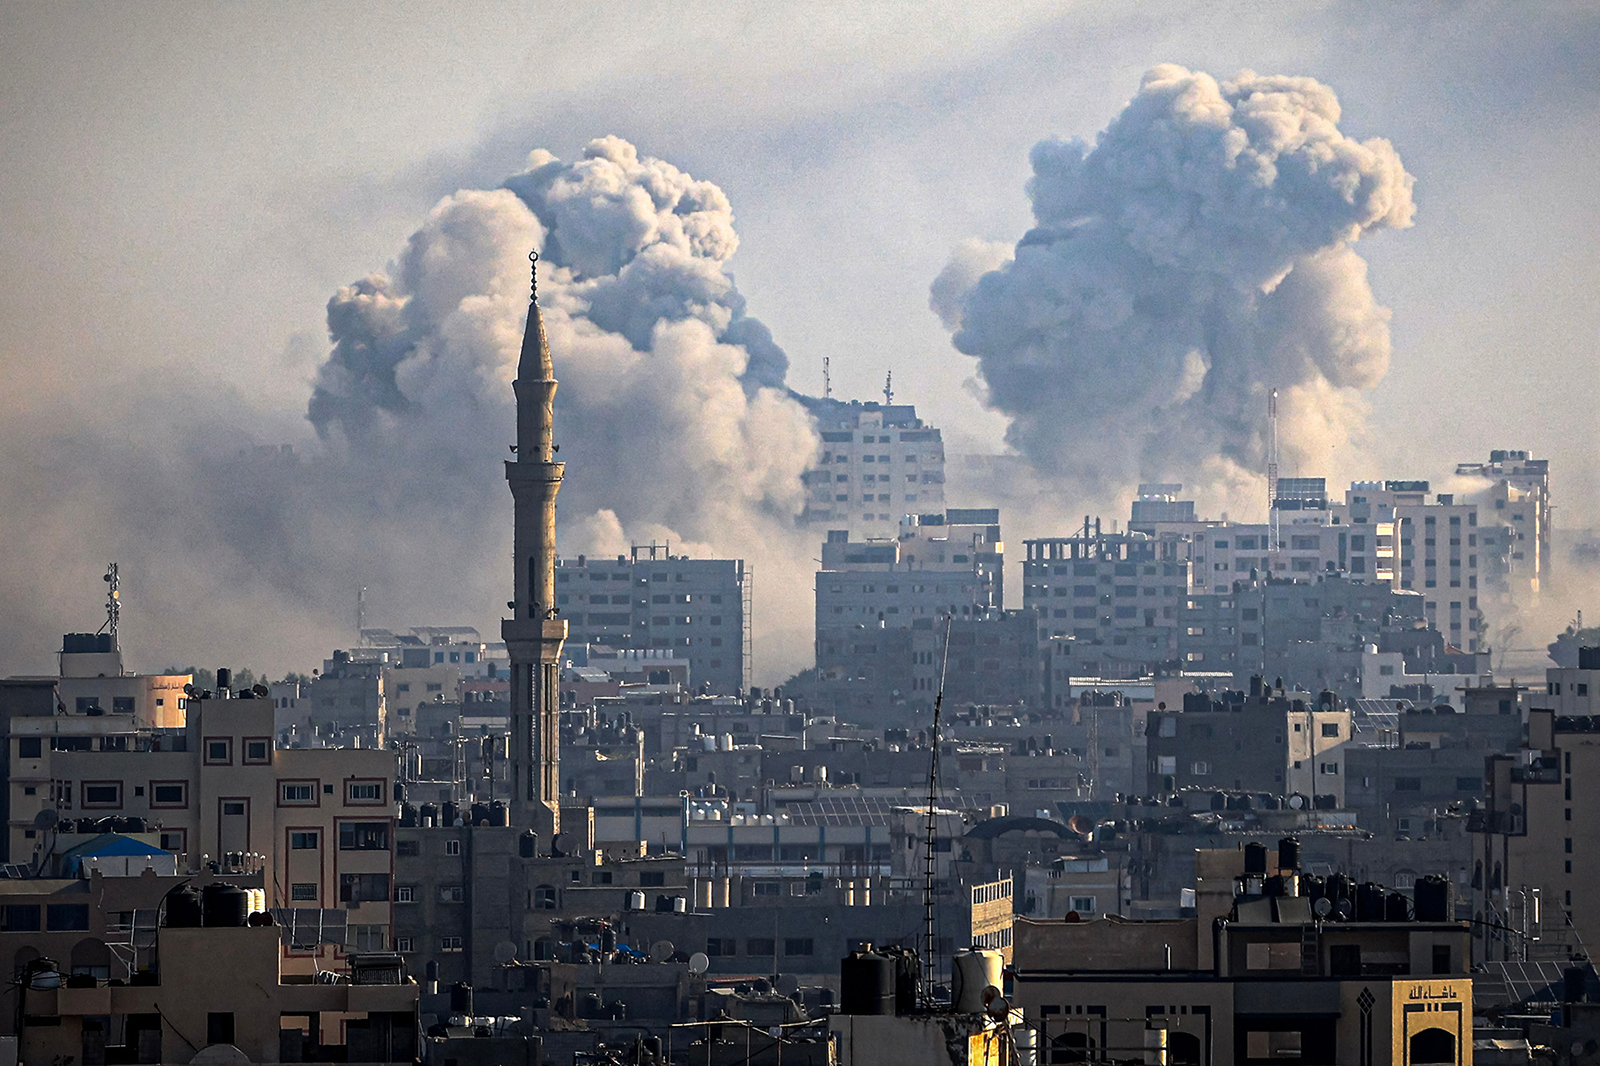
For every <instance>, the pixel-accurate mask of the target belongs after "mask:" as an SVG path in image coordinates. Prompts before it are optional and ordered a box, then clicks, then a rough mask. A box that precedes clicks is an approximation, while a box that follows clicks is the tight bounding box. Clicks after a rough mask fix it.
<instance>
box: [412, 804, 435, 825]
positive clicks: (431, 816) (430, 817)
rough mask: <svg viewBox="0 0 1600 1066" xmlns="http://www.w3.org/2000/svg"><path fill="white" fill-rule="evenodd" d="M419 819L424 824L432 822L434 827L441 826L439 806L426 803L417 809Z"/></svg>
mask: <svg viewBox="0 0 1600 1066" xmlns="http://www.w3.org/2000/svg"><path fill="white" fill-rule="evenodd" d="M417 817H418V818H419V819H421V820H422V822H423V823H428V822H432V823H433V824H434V825H438V824H439V806H438V804H435V803H424V804H423V805H422V806H421V807H418V808H417Z"/></svg>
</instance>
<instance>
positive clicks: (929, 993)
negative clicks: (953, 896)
mask: <svg viewBox="0 0 1600 1066" xmlns="http://www.w3.org/2000/svg"><path fill="white" fill-rule="evenodd" d="M954 623H955V615H953V614H947V615H945V618H944V650H943V653H942V654H941V655H940V657H939V691H938V694H937V695H935V696H934V698H933V752H932V754H931V755H929V756H928V827H927V834H926V837H925V838H924V840H923V842H922V843H923V852H922V877H923V880H922V990H923V995H925V996H926V997H927V1005H928V1006H930V1007H931V1006H932V1005H933V982H934V977H935V975H936V974H938V972H939V968H938V967H937V966H936V965H935V964H934V957H933V955H934V948H935V946H936V945H937V944H938V943H939V941H938V929H937V927H936V923H935V922H934V912H933V886H934V883H935V880H936V879H935V876H934V867H935V852H934V839H935V837H937V836H938V832H939V725H940V719H941V712H942V711H943V709H944V675H945V672H946V671H947V670H948V668H949V666H950V627H951V626H952V625H953V624H954Z"/></svg>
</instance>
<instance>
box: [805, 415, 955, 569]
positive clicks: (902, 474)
mask: <svg viewBox="0 0 1600 1066" xmlns="http://www.w3.org/2000/svg"><path fill="white" fill-rule="evenodd" d="M807 405H808V406H809V408H810V410H811V413H812V416H813V417H815V418H816V420H817V430H818V432H819V434H820V435H821V437H822V454H821V455H820V456H819V457H818V460H817V465H816V466H815V467H814V468H813V469H811V470H808V471H807V472H806V473H805V475H804V479H803V480H804V482H805V485H806V507H805V511H804V513H802V514H801V516H800V522H801V524H802V525H806V526H811V527H814V528H822V529H844V530H847V531H848V532H849V533H850V535H851V536H852V537H854V538H855V539H857V540H866V539H868V538H869V537H885V538H891V537H895V536H898V534H899V525H900V519H901V517H902V516H904V515H908V514H932V513H936V512H939V511H942V510H944V439H943V438H942V437H941V436H940V434H939V431H938V430H937V429H935V428H933V427H932V426H928V425H924V424H923V422H922V419H920V418H918V417H917V410H916V408H915V407H913V406H912V405H910V404H884V403H877V402H871V403H862V402H861V401H859V400H853V401H850V402H848V403H846V402H844V401H842V400H831V399H821V400H809V401H808V402H807Z"/></svg>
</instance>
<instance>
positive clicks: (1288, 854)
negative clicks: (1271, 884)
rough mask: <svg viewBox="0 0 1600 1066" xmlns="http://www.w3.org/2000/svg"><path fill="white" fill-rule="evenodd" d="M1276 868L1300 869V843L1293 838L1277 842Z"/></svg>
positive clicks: (1285, 838)
mask: <svg viewBox="0 0 1600 1066" xmlns="http://www.w3.org/2000/svg"><path fill="white" fill-rule="evenodd" d="M1278 868H1279V869H1282V870H1298V869H1300V841H1298V840H1296V839H1295V838H1294V837H1284V838H1283V839H1282V840H1280V841H1278Z"/></svg>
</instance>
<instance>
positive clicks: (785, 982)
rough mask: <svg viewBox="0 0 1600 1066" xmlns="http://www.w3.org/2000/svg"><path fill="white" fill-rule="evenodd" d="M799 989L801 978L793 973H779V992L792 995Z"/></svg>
mask: <svg viewBox="0 0 1600 1066" xmlns="http://www.w3.org/2000/svg"><path fill="white" fill-rule="evenodd" d="M798 991H800V978H798V977H796V976H795V975H794V974H792V973H783V974H779V975H778V993H779V994H780V995H785V996H792V995H794V994H795V993H796V992H798Z"/></svg>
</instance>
